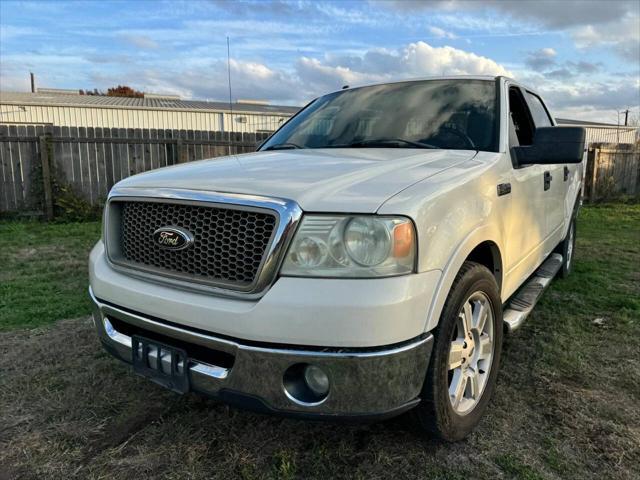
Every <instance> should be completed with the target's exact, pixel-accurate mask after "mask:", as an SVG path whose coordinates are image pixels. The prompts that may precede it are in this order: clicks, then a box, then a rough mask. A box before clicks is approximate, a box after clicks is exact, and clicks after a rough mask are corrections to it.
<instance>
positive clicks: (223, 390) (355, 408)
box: [89, 289, 433, 417]
mask: <svg viewBox="0 0 640 480" xmlns="http://www.w3.org/2000/svg"><path fill="white" fill-rule="evenodd" d="M89 294H90V296H91V299H92V301H93V307H94V323H95V326H96V329H97V332H98V336H99V338H100V340H101V342H102V343H103V345H104V346H105V348H106V349H107V350H108V351H109V352H110V353H111V354H112V355H114V356H115V357H117V358H119V359H120V360H123V361H125V362H127V363H131V337H130V336H129V335H127V334H125V333H123V332H120V331H118V330H116V328H115V327H114V326H113V324H112V321H113V322H114V323H117V322H119V323H118V324H120V325H122V324H126V325H127V326H131V327H132V328H134V329H137V331H140V332H142V333H141V334H144V332H152V334H156V335H161V336H162V337H163V338H166V339H169V340H171V339H174V340H176V341H179V342H187V343H188V344H193V345H197V346H199V347H205V348H207V349H211V350H212V351H215V352H223V354H225V355H227V356H230V357H232V358H233V362H232V365H231V366H230V367H223V366H217V365H211V364H208V363H204V362H202V361H200V360H197V359H193V358H192V359H190V361H189V380H190V385H191V389H192V390H194V391H197V392H199V393H203V394H207V395H211V396H214V397H217V398H219V399H221V400H223V401H225V402H227V403H231V404H236V405H239V406H242V407H245V408H250V409H253V410H259V411H266V412H273V413H285V414H294V415H302V416H310V417H327V416H329V417H333V416H345V417H385V416H393V415H395V414H399V413H402V412H404V411H406V410H408V409H410V408H412V407H413V406H415V405H416V404H417V403H418V402H419V401H420V399H419V397H418V395H419V393H420V390H421V389H422V385H423V382H424V379H425V374H426V371H427V367H428V363H429V358H430V354H431V348H432V346H433V336H432V335H430V334H429V335H426V336H425V337H421V338H418V339H415V340H413V341H410V342H407V343H404V344H401V345H399V346H392V347H386V348H385V347H381V348H380V349H371V348H367V349H340V350H335V349H332V350H331V351H322V350H321V349H318V348H317V347H314V348H315V349H314V350H309V349H296V348H267V347H264V346H256V345H247V344H243V343H240V342H239V341H235V340H229V339H226V338H219V337H215V336H213V335H210V334H207V333H204V332H199V331H193V330H187V329H184V328H181V327H178V326H175V325H174V324H168V323H165V322H163V321H161V320H159V319H151V318H147V317H145V316H143V315H141V314H137V313H133V312H130V311H125V310H123V309H121V308H118V307H116V306H114V305H111V304H106V303H103V302H101V301H100V300H98V299H97V298H96V297H95V296H94V295H93V292H92V291H91V289H89ZM169 344H170V343H169ZM152 355H155V354H152ZM162 361H163V362H166V361H168V359H164V358H163V359H162ZM149 362H150V363H155V362H157V358H156V357H153V358H149ZM295 364H312V365H316V366H318V367H320V368H321V369H322V370H324V371H325V372H326V373H327V375H328V377H329V381H330V389H329V393H328V395H327V396H326V398H325V399H323V400H322V401H321V402H315V403H305V402H302V401H297V400H296V399H295V398H292V397H291V395H288V394H287V392H286V391H285V386H284V383H283V376H284V373H285V371H286V370H287V369H289V368H290V367H291V366H292V365H295Z"/></svg>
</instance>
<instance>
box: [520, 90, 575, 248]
mask: <svg viewBox="0 0 640 480" xmlns="http://www.w3.org/2000/svg"><path fill="white" fill-rule="evenodd" d="M524 96H525V98H526V100H527V104H528V106H529V111H530V112H531V116H532V119H533V124H534V126H535V128H540V127H551V126H553V121H552V120H551V115H549V112H548V110H547V108H546V107H545V105H544V103H543V101H542V99H541V98H540V97H539V96H538V95H536V94H535V93H533V92H529V91H525V93H524ZM542 167H543V169H544V172H543V179H542V184H543V188H544V201H545V217H546V222H545V223H546V226H545V230H546V235H545V237H546V239H545V251H546V253H549V252H550V251H551V250H553V248H554V247H555V246H556V245H557V244H558V243H559V242H560V240H562V238H561V237H562V234H563V228H562V227H563V226H564V212H565V197H566V194H567V189H568V185H569V173H570V172H569V170H568V169H569V166H568V165H563V164H556V165H543V166H542Z"/></svg>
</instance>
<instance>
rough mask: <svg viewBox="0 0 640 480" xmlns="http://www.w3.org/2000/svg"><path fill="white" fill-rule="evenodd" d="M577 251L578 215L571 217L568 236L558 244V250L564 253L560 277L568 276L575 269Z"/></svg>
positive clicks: (559, 272)
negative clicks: (574, 259)
mask: <svg viewBox="0 0 640 480" xmlns="http://www.w3.org/2000/svg"><path fill="white" fill-rule="evenodd" d="M575 251H576V216H575V215H573V216H572V217H571V223H570V224H569V229H568V230H567V236H566V237H565V238H564V240H562V242H560V244H558V246H557V247H556V252H558V253H560V254H561V255H562V267H561V268H560V270H559V271H558V276H559V277H560V278H567V277H568V276H569V275H570V274H571V272H572V271H573V257H574V255H575Z"/></svg>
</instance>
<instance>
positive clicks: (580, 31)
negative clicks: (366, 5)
mask: <svg viewBox="0 0 640 480" xmlns="http://www.w3.org/2000/svg"><path fill="white" fill-rule="evenodd" d="M380 4H381V5H387V6H391V7H392V9H394V10H396V11H401V12H403V13H405V14H407V13H408V12H410V11H412V10H422V11H426V10H430V11H433V12H435V14H436V18H438V19H440V20H441V21H442V22H444V23H446V24H448V25H452V26H455V28H461V29H466V30H474V31H479V30H482V31H487V32H492V33H494V34H495V33H496V32H500V34H504V33H505V32H506V33H513V32H514V30H517V31H518V32H521V31H522V29H523V27H525V28H526V27H528V29H529V30H530V29H531V28H534V29H535V30H533V32H534V33H535V32H538V33H540V32H541V31H544V30H546V29H548V30H554V31H564V32H567V33H568V34H569V35H570V36H571V38H572V39H573V41H574V42H575V44H576V46H578V47H579V48H583V49H594V48H610V49H611V50H612V51H613V52H614V53H616V54H617V55H619V56H621V57H622V58H625V59H627V60H633V61H638V58H640V2H638V0H615V1H611V0H610V1H594V0H562V1H557V0H537V1H533V0H532V1H521V0H432V1H428V2H427V1H418V0H390V1H387V2H382V3H380ZM452 12H454V13H452ZM514 23H516V24H515V25H514ZM436 28H438V27H436ZM525 31H528V30H525ZM529 33H531V32H529Z"/></svg>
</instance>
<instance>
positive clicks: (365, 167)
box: [118, 148, 476, 213]
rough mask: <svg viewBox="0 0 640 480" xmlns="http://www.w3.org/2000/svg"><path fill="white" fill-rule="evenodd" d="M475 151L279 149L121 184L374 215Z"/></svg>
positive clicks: (153, 173)
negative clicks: (271, 199) (279, 200)
mask: <svg viewBox="0 0 640 480" xmlns="http://www.w3.org/2000/svg"><path fill="white" fill-rule="evenodd" d="M475 154H476V152H474V151H468V150H418V149H400V148H362V149H354V148H339V149H338V148H335V149H333V148H332V149H300V150H277V151H267V152H255V153H249V154H245V155H233V156H229V157H220V158H213V159H209V160H200V161H197V162H192V163H188V164H183V165H176V166H172V167H167V168H161V169H159V170H154V171H150V172H147V173H142V174H140V175H135V176H132V177H129V178H127V179H125V180H122V181H121V182H120V183H119V184H118V186H122V187H139V188H183V189H190V190H208V191H215V192H224V193H244V194H251V195H263V196H267V197H269V196H270V197H279V198H286V199H290V200H294V201H296V202H298V204H299V205H300V207H301V208H302V209H303V210H304V211H310V212H353V213H373V212H375V211H376V210H377V209H378V208H379V207H380V205H382V204H383V203H384V202H385V201H386V200H387V199H389V198H390V197H392V196H393V195H395V194H396V193H398V192H400V191H401V190H403V189H405V188H407V187H408V186H410V185H413V184H414V183H416V182H419V181H421V180H424V179H425V178H428V177H430V176H432V175H435V174H437V173H439V172H441V171H443V170H446V169H447V168H450V167H452V166H454V165H457V164H458V163H460V162H464V161H466V160H469V159H471V158H473V156H474V155H475Z"/></svg>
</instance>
